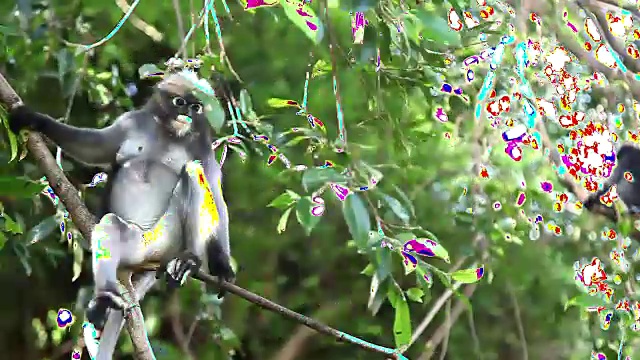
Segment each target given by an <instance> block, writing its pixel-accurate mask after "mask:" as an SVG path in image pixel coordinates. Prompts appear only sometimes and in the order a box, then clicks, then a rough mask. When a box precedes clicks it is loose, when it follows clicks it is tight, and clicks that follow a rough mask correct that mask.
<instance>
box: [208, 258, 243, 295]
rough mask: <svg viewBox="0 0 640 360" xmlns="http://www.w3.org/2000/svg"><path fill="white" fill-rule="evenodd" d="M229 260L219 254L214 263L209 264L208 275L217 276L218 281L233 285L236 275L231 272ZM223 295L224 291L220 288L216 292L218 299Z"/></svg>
mask: <svg viewBox="0 0 640 360" xmlns="http://www.w3.org/2000/svg"><path fill="white" fill-rule="evenodd" d="M229 260H230V259H229V257H228V256H226V255H222V254H220V256H217V259H216V261H213V262H211V263H209V273H210V274H211V275H213V276H217V277H218V279H221V280H224V281H226V282H228V283H234V282H235V281H236V273H235V272H234V271H233V268H232V267H231V262H230V261H229ZM225 294H226V291H225V290H224V289H222V288H221V289H220V290H219V291H218V299H222V298H223V297H224V295H225Z"/></svg>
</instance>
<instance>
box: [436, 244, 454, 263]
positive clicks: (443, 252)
mask: <svg viewBox="0 0 640 360" xmlns="http://www.w3.org/2000/svg"><path fill="white" fill-rule="evenodd" d="M434 241H435V240H434ZM436 244H437V245H436V246H435V247H434V248H433V249H432V250H433V253H434V254H435V256H436V257H439V258H441V259H442V260H444V261H445V262H446V263H447V264H448V263H449V262H450V259H449V252H447V249H445V248H444V246H442V245H441V244H440V243H439V242H436Z"/></svg>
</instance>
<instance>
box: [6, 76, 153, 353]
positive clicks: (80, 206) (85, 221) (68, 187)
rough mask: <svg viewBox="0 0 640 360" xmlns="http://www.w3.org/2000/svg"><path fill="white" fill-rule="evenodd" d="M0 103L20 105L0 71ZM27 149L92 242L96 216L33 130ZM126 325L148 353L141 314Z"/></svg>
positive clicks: (136, 345) (136, 346)
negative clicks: (140, 332)
mask: <svg viewBox="0 0 640 360" xmlns="http://www.w3.org/2000/svg"><path fill="white" fill-rule="evenodd" d="M0 103H2V104H3V105H4V106H5V107H6V108H8V109H13V108H15V107H17V106H19V105H21V104H23V102H22V99H20V96H18V94H16V92H15V90H13V88H12V87H11V85H9V83H8V82H7V80H6V79H5V78H4V76H3V75H2V74H1V73H0ZM27 148H28V149H29V152H30V153H31V156H33V158H34V159H35V161H36V163H37V164H38V168H40V170H41V171H42V172H43V173H44V175H45V176H46V177H47V181H49V185H50V186H51V188H52V189H53V191H54V192H55V193H56V195H58V197H59V198H60V201H62V203H63V204H64V206H65V207H66V209H67V211H69V215H70V216H71V219H72V220H73V223H74V224H75V226H76V227H77V228H78V230H80V232H81V233H82V236H84V238H85V239H87V240H89V241H91V232H92V230H93V227H94V226H95V224H96V218H95V217H94V216H93V214H91V213H90V212H89V210H88V209H87V207H86V206H85V205H84V203H83V202H82V199H80V196H79V195H78V190H77V189H76V188H75V187H74V186H73V185H72V184H71V182H69V179H67V178H66V176H64V173H63V172H62V169H60V167H59V166H58V164H56V161H55V159H54V158H53V156H51V152H49V149H48V148H47V145H46V144H45V142H44V140H43V139H42V136H41V135H40V134H39V133H37V132H35V131H30V132H29V137H28V140H27ZM127 328H128V329H136V330H135V331H136V332H132V333H131V335H132V336H131V341H132V343H133V347H134V350H135V353H140V354H150V353H151V349H150V346H149V344H148V343H147V342H146V341H137V339H146V336H145V333H144V323H142V321H141V317H137V316H129V317H127ZM140 330H142V331H143V332H142V334H138V333H137V331H140ZM141 359H153V357H151V358H149V357H141Z"/></svg>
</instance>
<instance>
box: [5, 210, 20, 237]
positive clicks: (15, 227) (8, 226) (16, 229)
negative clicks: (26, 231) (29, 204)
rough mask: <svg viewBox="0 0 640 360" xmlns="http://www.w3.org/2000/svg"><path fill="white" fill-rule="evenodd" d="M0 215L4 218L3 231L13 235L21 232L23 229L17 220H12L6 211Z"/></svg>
mask: <svg viewBox="0 0 640 360" xmlns="http://www.w3.org/2000/svg"><path fill="white" fill-rule="evenodd" d="M0 216H2V217H3V218H4V231H6V232H10V233H12V234H14V235H17V234H22V232H23V230H22V227H21V226H20V223H19V222H17V221H14V220H13V219H12V218H11V216H9V215H8V214H7V213H3V214H0Z"/></svg>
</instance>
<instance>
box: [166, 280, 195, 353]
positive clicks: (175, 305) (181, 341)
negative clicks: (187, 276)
mask: <svg viewBox="0 0 640 360" xmlns="http://www.w3.org/2000/svg"><path fill="white" fill-rule="evenodd" d="M167 315H168V316H169V320H170V322H171V329H172V331H173V335H174V336H175V338H176V341H177V342H178V345H179V346H180V349H182V352H183V353H184V355H185V356H186V357H187V359H189V360H193V359H195V357H194V356H193V352H192V351H191V349H189V342H188V338H187V336H186V335H185V333H184V327H183V325H182V320H181V319H180V302H179V298H178V293H177V292H173V294H171V296H170V299H169V306H168V314H167Z"/></svg>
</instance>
